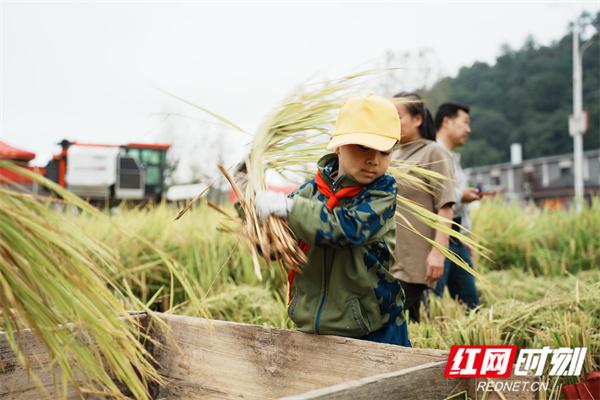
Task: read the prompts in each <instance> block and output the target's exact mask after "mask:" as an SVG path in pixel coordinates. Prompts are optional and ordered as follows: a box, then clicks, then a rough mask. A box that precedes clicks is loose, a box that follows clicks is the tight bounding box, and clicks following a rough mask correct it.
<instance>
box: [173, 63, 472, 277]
mask: <svg viewBox="0 0 600 400" xmlns="http://www.w3.org/2000/svg"><path fill="white" fill-rule="evenodd" d="M372 74H373V71H366V72H361V73H357V74H354V75H350V76H347V77H345V78H342V79H340V80H337V81H334V82H332V83H322V84H317V85H307V86H306V87H304V88H300V89H298V90H296V91H294V93H293V94H292V95H291V96H289V97H288V98H286V99H285V100H284V101H283V102H282V103H281V105H280V106H278V107H277V108H276V109H275V110H274V111H273V112H272V113H271V114H270V115H269V116H268V117H267V118H266V120H265V121H264V122H263V123H262V124H261V127H260V129H259V130H258V132H257V133H256V135H255V136H254V140H253V141H252V143H251V148H250V151H249V154H248V157H247V158H246V160H245V162H244V163H243V164H242V165H241V167H240V168H238V170H237V172H238V173H239V172H242V173H241V174H237V175H242V179H241V181H243V185H241V186H243V187H241V188H240V187H239V186H240V185H238V184H237V183H236V182H235V181H236V180H234V179H233V177H232V176H231V175H230V174H229V173H228V172H227V171H226V170H225V169H224V168H221V171H222V172H223V174H224V175H225V176H226V178H227V180H228V181H229V182H230V184H231V186H232V189H233V191H234V192H235V194H236V196H237V198H238V200H239V205H240V208H241V209H242V211H243V214H244V222H243V226H242V228H241V229H238V230H232V231H233V232H236V233H238V234H240V235H241V236H243V237H244V238H245V239H246V241H247V242H248V243H249V248H250V252H251V255H252V260H253V263H254V267H255V273H256V274H257V276H258V277H260V276H261V273H260V264H259V256H262V258H263V259H264V260H265V261H266V262H267V264H269V265H272V261H273V260H274V261H276V265H278V266H279V267H280V271H281V273H282V275H283V269H282V268H281V266H282V265H283V266H285V268H287V269H288V270H301V269H302V265H303V264H304V263H305V262H306V256H305V254H304V252H303V251H302V250H301V249H300V246H299V243H298V241H297V240H296V239H295V238H294V235H293V233H292V232H291V230H290V229H289V227H288V225H287V222H286V221H285V220H283V219H281V218H278V217H274V216H270V217H269V218H268V219H267V220H265V221H261V220H260V219H259V218H258V217H257V215H256V211H255V207H254V198H255V196H256V193H257V192H259V191H262V190H265V188H266V185H265V173H266V171H267V170H273V171H276V172H278V173H280V174H281V175H282V176H286V175H288V174H292V175H296V176H298V175H300V176H303V177H305V178H308V177H312V176H313V175H314V164H315V163H316V161H317V160H318V159H319V158H320V157H321V156H323V155H324V154H326V143H327V142H328V141H329V132H330V131H331V129H332V127H333V126H334V125H335V120H336V117H337V113H338V110H339V109H340V107H341V106H342V105H343V103H344V101H345V100H346V99H347V98H348V97H350V96H352V95H355V94H357V91H358V89H360V84H361V83H362V81H363V78H367V77H369V76H370V75H372ZM394 101H396V102H399V103H403V102H412V101H414V100H412V99H394ZM187 103H188V104H191V103H189V102H187ZM199 108H200V109H201V110H202V111H206V110H205V109H203V108H201V107H199ZM210 114H211V115H214V113H210ZM219 119H220V120H221V121H223V122H226V123H228V124H229V125H230V126H232V127H233V128H235V129H239V127H238V126H237V125H235V124H233V123H229V122H228V121H226V120H225V119H224V118H222V117H219ZM390 171H391V173H392V174H394V175H395V176H396V178H397V179H404V180H407V181H408V182H411V183H414V184H415V185H416V186H418V187H419V188H422V189H423V190H430V188H428V187H427V184H425V183H424V182H423V179H422V178H432V177H435V178H439V179H446V178H445V177H442V176H440V175H438V174H436V173H435V172H432V171H429V170H427V169H424V168H420V167H417V166H414V165H410V164H407V163H405V162H402V161H395V165H394V166H393V167H392V168H391V169H390ZM239 181H240V180H238V182H239ZM398 205H399V209H400V208H402V209H404V210H408V211H409V212H410V213H412V214H414V215H415V217H416V218H417V219H419V220H421V221H423V222H424V223H425V224H427V225H429V226H432V227H434V228H435V229H439V230H442V231H443V232H445V233H447V234H449V235H450V236H454V237H458V238H459V239H461V240H463V241H464V242H465V243H467V244H469V245H470V246H471V247H472V248H473V249H474V250H476V251H477V250H481V249H482V247H481V246H480V245H478V244H477V243H476V242H475V240H473V239H470V238H468V237H466V236H464V235H461V234H460V233H458V232H456V231H455V230H453V229H452V228H451V225H452V221H447V220H444V219H442V218H441V217H439V216H438V215H436V214H434V213H431V212H429V211H427V210H426V209H424V208H423V207H421V206H420V205H418V204H416V203H414V202H411V201H409V200H407V199H405V198H403V197H401V196H398ZM185 211H186V210H185V209H184V210H182V212H180V214H179V215H178V218H179V217H180V216H181V215H182V214H183V213H184V212H185ZM396 214H397V217H398V218H397V220H398V221H399V225H400V227H401V228H402V229H409V230H411V231H413V232H415V233H417V234H418V235H420V233H419V232H418V231H417V230H416V229H415V227H414V226H412V224H410V223H409V222H408V221H407V220H406V219H405V218H404V217H403V216H402V215H401V214H400V212H398V211H397V213H396ZM420 236H422V235H420ZM422 237H423V239H424V240H427V241H428V242H430V243H431V244H432V245H433V246H435V247H436V248H438V250H440V251H441V252H442V254H444V255H446V256H447V257H449V258H450V259H452V260H453V261H454V262H456V263H457V264H458V265H460V266H462V267H463V268H465V269H467V270H468V271H469V272H470V273H472V274H475V275H477V273H476V272H475V271H474V270H473V269H472V268H470V267H469V266H468V264H467V263H466V262H464V261H463V260H462V259H461V258H460V257H457V256H456V255H455V254H454V253H452V252H450V251H449V250H448V249H447V248H445V247H443V246H441V245H439V244H438V243H437V242H435V241H433V240H430V239H429V238H426V237H424V236H422ZM478 277H479V278H481V277H480V276H479V275H478Z"/></svg>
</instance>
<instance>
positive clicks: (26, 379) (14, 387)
mask: <svg viewBox="0 0 600 400" xmlns="http://www.w3.org/2000/svg"><path fill="white" fill-rule="evenodd" d="M132 316H133V317H134V318H136V319H138V321H140V324H141V325H142V326H143V325H144V323H145V322H144V321H145V314H144V313H132ZM72 327H73V325H71V324H69V325H68V326H67V327H66V328H65V329H70V328H72ZM81 338H82V339H83V340H85V338H84V337H83V336H82V337H81ZM16 340H17V343H18V344H19V346H20V348H21V350H22V351H23V353H24V354H26V355H27V359H28V360H29V363H30V368H31V370H32V372H33V373H34V374H35V376H36V377H37V379H38V381H34V380H33V379H31V375H30V374H29V372H28V371H27V370H26V369H25V368H23V367H22V366H21V364H20V363H19V361H18V359H17V356H16V354H15V353H14V352H13V350H12V348H11V347H10V344H9V342H8V340H7V338H6V334H5V333H1V332H0V400H16V399H19V400H20V399H23V400H28V399H31V400H39V399H46V398H47V399H55V398H59V397H60V396H58V395H56V394H55V389H57V387H55V382H58V383H59V386H58V388H59V389H60V382H61V379H62V374H61V372H60V368H59V367H58V366H56V365H55V366H53V367H52V368H51V367H50V358H49V356H48V353H47V351H46V347H45V345H44V343H43V342H42V341H40V340H39V339H38V338H37V337H35V335H34V334H33V333H32V331H31V330H29V329H24V330H22V331H19V333H18V335H17V337H16ZM75 373H77V371H75ZM76 381H78V382H81V380H80V379H77V377H76ZM122 390H124V388H122ZM124 392H125V391H124ZM67 398H68V399H79V398H81V396H79V393H78V392H77V391H76V390H75V389H74V388H73V387H72V386H69V387H68V389H67Z"/></svg>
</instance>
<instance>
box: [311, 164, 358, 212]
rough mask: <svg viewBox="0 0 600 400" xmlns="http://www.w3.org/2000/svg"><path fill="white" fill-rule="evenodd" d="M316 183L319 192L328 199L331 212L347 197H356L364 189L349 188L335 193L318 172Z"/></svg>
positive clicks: (328, 207)
mask: <svg viewBox="0 0 600 400" xmlns="http://www.w3.org/2000/svg"><path fill="white" fill-rule="evenodd" d="M315 182H316V183H317V188H318V189H319V192H320V193H321V194H322V195H323V196H325V197H327V209H328V210H329V211H331V210H333V209H334V208H336V207H337V206H338V205H339V204H340V199H343V198H345V197H354V196H356V195H357V194H359V193H360V191H361V190H362V189H363V187H362V186H348V187H345V188H342V189H340V190H338V191H337V192H335V193H334V192H333V190H331V188H330V187H329V185H328V184H327V182H325V180H324V179H323V177H322V176H321V173H320V172H317V174H316V175H315Z"/></svg>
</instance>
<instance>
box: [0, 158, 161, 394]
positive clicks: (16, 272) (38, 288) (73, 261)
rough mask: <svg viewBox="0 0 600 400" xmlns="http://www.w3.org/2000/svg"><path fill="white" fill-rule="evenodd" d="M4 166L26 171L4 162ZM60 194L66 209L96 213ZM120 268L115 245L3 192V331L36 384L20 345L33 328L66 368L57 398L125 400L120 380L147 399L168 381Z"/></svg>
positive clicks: (59, 215)
mask: <svg viewBox="0 0 600 400" xmlns="http://www.w3.org/2000/svg"><path fill="white" fill-rule="evenodd" d="M0 167H2V168H6V169H11V170H13V171H15V172H18V173H23V174H25V173H26V171H23V170H22V169H20V168H18V167H15V166H14V165H12V164H10V163H8V162H4V161H0ZM31 175H32V176H31V178H32V179H38V177H35V176H34V175H35V174H31ZM39 178H40V180H39V181H40V182H42V181H43V178H41V177H39ZM43 183H46V182H43ZM58 192H59V193H60V194H61V196H63V198H64V199H65V204H71V205H75V206H77V207H79V209H80V210H81V211H82V212H83V211H90V212H96V213H97V211H95V210H93V209H92V208H91V207H90V206H89V205H88V204H87V203H84V202H83V201H82V200H80V199H78V198H76V197H75V196H73V195H72V194H69V193H67V192H66V191H64V190H58ZM119 264H120V263H119V261H118V259H117V258H116V256H115V254H114V253H113V251H112V250H111V249H110V248H108V247H107V246H106V245H104V244H103V243H102V242H100V241H98V240H97V239H94V238H92V237H90V236H89V235H85V234H84V233H83V232H82V229H81V228H80V227H78V226H77V225H76V224H74V223H73V221H72V220H71V219H69V218H68V217H65V216H64V214H62V213H60V212H57V211H55V210H52V209H51V208H49V207H48V205H47V204H46V203H44V202H41V201H40V200H39V199H35V198H33V197H32V196H28V195H23V194H21V193H17V192H14V191H12V190H7V189H0V314H1V315H0V330H1V331H3V333H4V334H5V335H6V338H7V340H8V342H9V343H10V346H11V348H12V350H13V351H14V352H15V354H16V355H17V358H18V360H19V363H20V364H21V365H23V366H24V367H25V368H27V369H28V372H29V373H30V375H31V376H32V379H33V380H34V382H37V383H38V385H39V384H41V382H40V380H39V378H37V376H36V374H35V372H34V371H33V360H29V359H28V357H27V355H26V354H25V353H24V352H23V348H22V346H23V343H20V341H19V332H20V331H21V330H23V329H31V331H32V332H33V333H34V335H35V336H36V337H37V338H38V339H39V340H41V341H42V343H43V344H44V346H45V347H46V350H47V352H48V355H49V357H50V360H51V364H54V365H57V366H58V367H59V368H60V371H61V373H62V380H61V381H60V382H56V386H57V387H56V388H55V389H56V391H55V392H56V393H63V395H66V393H67V385H69V386H71V387H73V388H74V389H75V390H76V391H77V392H78V393H79V394H80V395H82V396H83V395H86V394H95V395H98V396H106V397H111V398H117V399H125V398H126V396H125V395H124V394H123V393H121V391H120V389H119V388H118V387H117V384H116V383H115V381H114V380H113V378H112V376H114V377H115V378H116V380H117V381H120V382H123V383H124V384H125V385H126V386H127V387H128V388H129V390H130V391H131V393H132V395H133V396H134V397H135V398H137V399H147V398H149V394H148V384H149V383H150V382H153V381H154V382H159V383H162V379H161V377H160V376H159V375H158V373H157V371H156V370H155V368H154V367H153V366H152V364H151V356H150V355H149V353H148V352H147V351H146V350H145V349H144V346H143V344H142V342H141V339H142V338H143V337H144V336H143V334H142V333H141V332H140V329H141V328H140V326H139V325H138V324H137V322H136V321H135V320H134V319H133V318H132V317H131V316H130V315H129V314H128V311H127V308H125V304H126V303H125V302H124V300H125V297H126V296H125V295H124V294H121V293H120V292H119V291H118V290H117V286H116V284H115V283H114V282H113V281H112V280H111V279H110V276H109V275H110V273H111V272H115V271H117V270H118V269H119ZM70 323H72V324H71V325H70ZM146 339H147V338H146ZM40 390H41V393H42V394H43V393H44V390H43V389H42V388H40ZM46 395H47V393H46Z"/></svg>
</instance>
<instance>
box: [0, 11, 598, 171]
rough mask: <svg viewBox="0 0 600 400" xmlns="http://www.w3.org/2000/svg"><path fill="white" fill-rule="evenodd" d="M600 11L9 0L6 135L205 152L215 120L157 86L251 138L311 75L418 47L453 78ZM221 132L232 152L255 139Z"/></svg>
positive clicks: (42, 145)
mask: <svg viewBox="0 0 600 400" xmlns="http://www.w3.org/2000/svg"><path fill="white" fill-rule="evenodd" d="M599 4H600V3H599V2H597V1H596V2H560V3H551V4H548V3H547V2H544V3H542V2H538V3H523V2H511V3H508V2H505V3H483V4H481V3H466V2H463V3H456V2H453V3H440V2H436V3H422V2H420V3H400V2H385V3H373V2H369V3H337V2H335V3H334V2H329V3H325V4H323V3H316V2H311V3H305V2H294V3H285V2H278V3H266V2H262V3H252V2H245V3H237V2H236V3H233V2H229V3H228V2H219V3H209V2H178V3H174V2H149V1H146V2H133V1H130V2H126V3H122V2H114V1H113V2H75V1H70V2H52V1H45V2H25V1H19V2H16V1H15V2H12V1H2V6H1V35H2V37H1V41H0V43H1V46H2V47H1V53H0V57H1V63H0V67H1V70H0V79H1V80H0V85H1V86H0V96H1V97H0V101H1V104H0V112H1V115H0V140H2V141H5V142H8V143H9V144H12V145H14V146H18V147H22V148H24V149H27V150H30V151H34V152H36V153H37V154H38V158H37V159H36V164H40V165H43V164H45V162H46V161H47V160H48V158H49V157H50V154H51V153H52V152H53V151H55V150H56V149H57V147H55V146H54V144H55V143H57V142H58V141H60V140H61V139H63V138H68V139H70V140H78V141H85V142H95V143H126V142H133V141H150V142H152V141H156V140H157V139H158V138H164V137H165V136H164V133H165V132H166V131H168V130H169V129H171V130H176V131H178V132H179V133H181V134H182V135H183V136H186V135H187V138H186V139H181V140H187V141H188V143H189V145H190V146H192V147H193V146H196V149H197V151H198V156H199V157H202V155H203V154H204V153H203V151H205V150H203V149H202V147H203V146H204V145H205V144H206V143H207V141H206V140H205V139H204V137H203V134H204V133H203V132H206V131H211V129H213V128H214V126H213V128H211V126H212V125H204V124H202V123H201V122H198V119H206V117H205V116H203V115H201V114H200V113H198V112H197V111H195V110H193V109H192V108H190V107H187V106H185V105H182V104H180V103H178V102H177V101H175V100H173V99H171V98H169V97H167V96H165V95H164V94H162V93H160V92H159V91H158V90H156V88H157V87H159V88H162V89H165V90H168V91H170V92H173V93H176V94H178V95H180V96H182V97H185V98H188V99H190V100H192V101H194V102H196V103H198V104H200V105H202V106H204V107H206V108H208V109H210V110H212V111H215V112H217V113H219V114H221V115H223V116H226V117H227V118H229V119H231V120H232V121H234V122H236V123H237V124H239V125H241V126H242V127H243V128H245V129H247V130H248V131H253V130H254V129H256V128H257V126H258V124H259V123H260V121H261V119H262V118H263V117H264V116H265V114H266V113H267V112H268V111H269V110H270V109H271V108H272V107H274V106H275V105H276V104H277V102H278V101H279V100H281V98H282V97H283V96H284V95H286V94H287V93H289V92H290V91H291V90H292V89H293V88H294V87H295V86H297V85H298V84H300V83H302V82H305V81H306V80H307V79H309V78H310V77H314V76H318V77H329V78H334V77H339V76H342V75H344V74H347V73H352V72H356V71H358V70H360V69H363V68H365V67H369V66H373V65H380V63H381V62H382V60H383V56H384V54H385V52H386V51H393V52H397V53H402V52H410V53H414V54H416V53H417V52H418V51H419V50H422V49H430V53H431V54H433V57H432V60H434V64H435V65H434V68H435V69H436V70H438V71H439V72H440V73H443V74H446V75H455V74H456V73H457V72H458V70H459V68H460V67H461V66H469V65H471V64H472V63H473V62H475V61H485V62H490V63H492V62H494V59H495V57H497V56H498V55H499V53H500V47H501V45H502V44H505V43H506V44H509V45H510V46H511V47H513V48H518V47H520V46H521V45H522V44H523V42H524V40H525V39H526V37H527V36H528V35H532V36H533V37H534V38H535V40H536V41H537V42H538V43H542V44H549V43H550V42H551V41H553V40H557V39H559V38H560V37H561V36H563V35H564V34H565V33H566V31H567V24H568V23H569V21H570V20H572V19H573V18H574V16H575V15H577V14H578V13H579V12H580V11H581V10H588V11H592V12H595V11H597V10H598V9H600V5H599ZM378 63H379V64H378ZM401 89H403V88H398V90H401ZM164 112H171V113H179V114H183V115H185V116H187V117H192V118H186V117H177V118H178V119H179V120H174V118H175V117H170V118H169V120H165V116H164V114H161V113H164ZM215 129H216V131H219V130H218V128H214V129H213V133H214V132H215ZM161 135H162V136H161ZM225 136H227V140H226V141H225V142H224V143H225V148H226V150H227V151H226V152H227V153H235V152H236V151H237V149H238V148H239V147H240V143H242V142H243V141H244V140H246V139H245V138H243V137H237V136H235V134H229V133H227V134H226V135H225ZM210 143H213V142H210ZM213 145H214V143H213ZM229 149H231V151H229Z"/></svg>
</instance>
